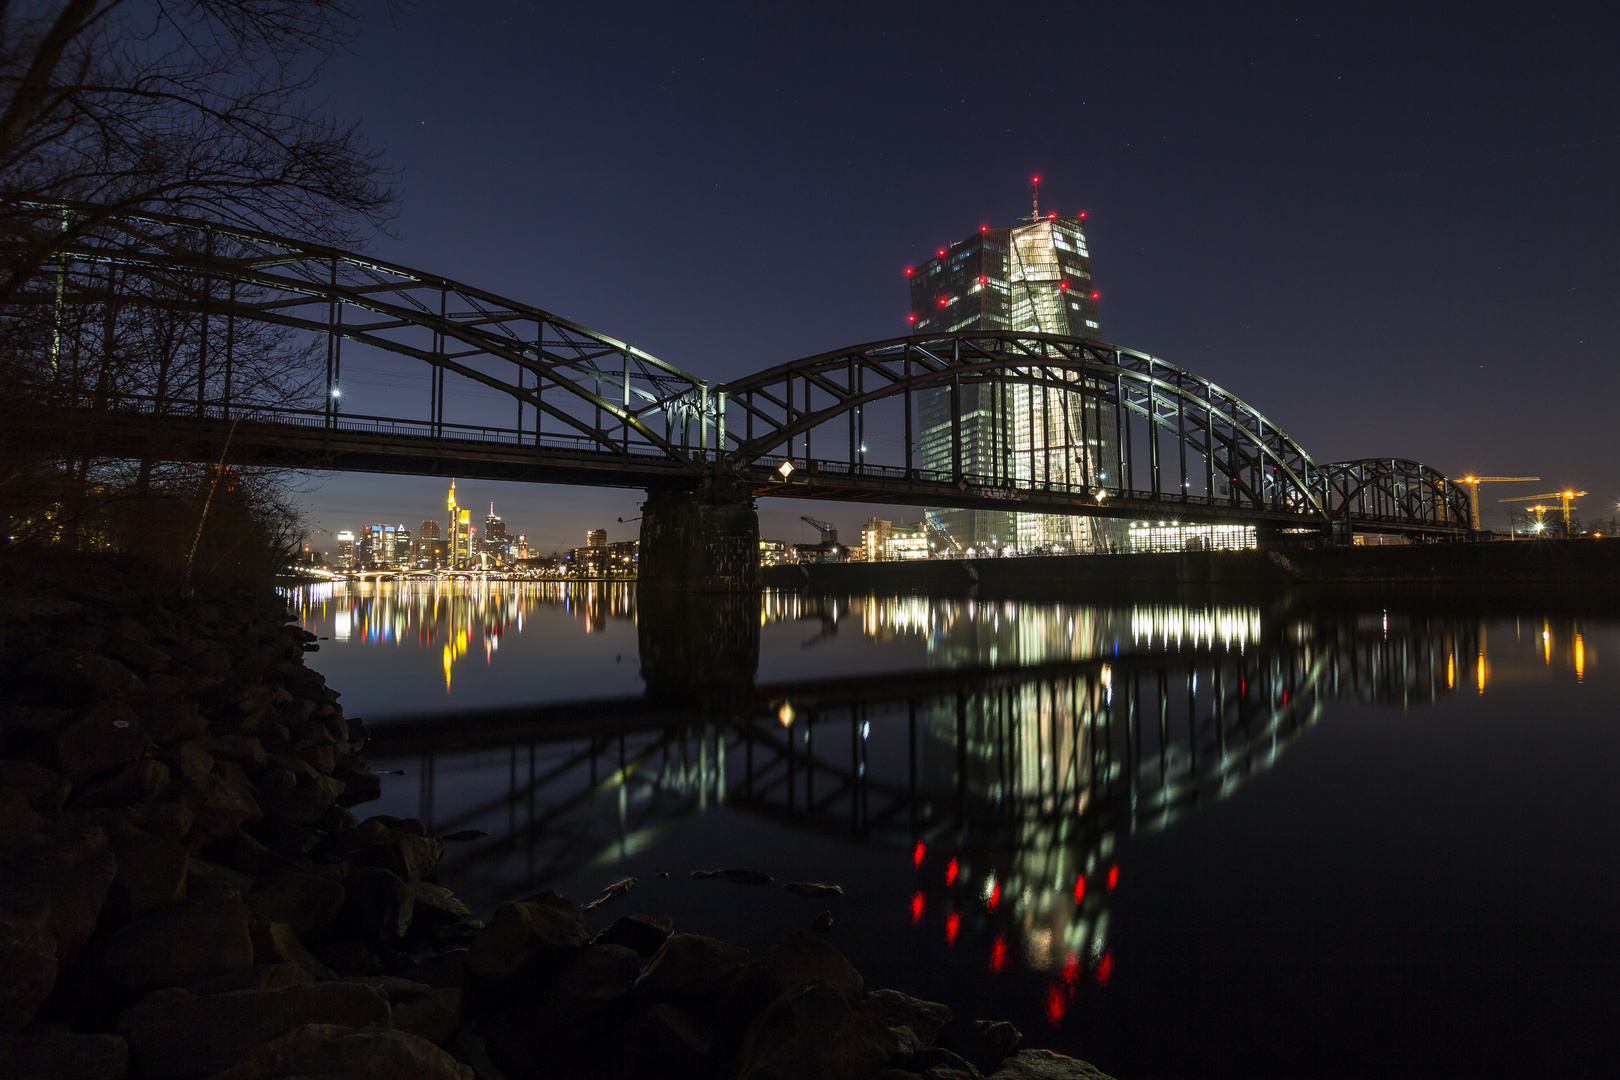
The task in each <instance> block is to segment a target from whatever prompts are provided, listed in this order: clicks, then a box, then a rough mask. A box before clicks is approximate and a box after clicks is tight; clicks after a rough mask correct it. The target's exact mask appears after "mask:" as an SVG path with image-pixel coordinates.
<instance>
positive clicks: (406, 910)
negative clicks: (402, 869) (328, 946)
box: [336, 866, 416, 945]
mask: <svg viewBox="0 0 1620 1080" xmlns="http://www.w3.org/2000/svg"><path fill="white" fill-rule="evenodd" d="M343 894H344V899H343V908H342V910H341V911H340V912H339V913H338V919H337V925H336V934H337V936H338V937H340V938H343V939H344V940H348V941H359V942H363V943H365V944H367V945H389V944H392V945H397V944H399V940H400V939H401V938H403V937H404V936H405V935H406V934H408V933H409V932H410V929H411V920H412V919H413V918H414V917H415V913H416V894H415V893H413V892H412V891H411V888H410V886H408V885H406V884H405V883H404V882H403V881H401V880H399V878H397V877H395V876H394V875H393V874H390V873H389V872H388V871H387V870H383V869H380V868H378V867H375V866H362V867H360V868H359V869H357V870H355V871H354V872H353V873H351V874H350V875H349V876H348V879H347V880H346V881H345V882H344V883H343Z"/></svg>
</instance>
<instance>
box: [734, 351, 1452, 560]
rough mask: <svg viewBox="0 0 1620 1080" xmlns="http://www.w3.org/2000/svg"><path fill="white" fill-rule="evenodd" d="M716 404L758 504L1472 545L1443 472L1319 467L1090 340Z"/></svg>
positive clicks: (906, 362)
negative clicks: (1412, 537) (1220, 526)
mask: <svg viewBox="0 0 1620 1080" xmlns="http://www.w3.org/2000/svg"><path fill="white" fill-rule="evenodd" d="M715 396H716V402H717V407H718V408H719V409H720V411H721V416H720V418H719V420H718V424H719V425H720V431H721V441H722V443H723V444H724V445H725V446H726V448H727V449H726V461H727V463H728V464H729V465H730V466H731V467H732V468H734V469H735V470H737V471H738V472H740V473H742V474H743V475H745V476H748V477H749V478H750V479H752V480H753V481H754V482H755V483H756V485H757V487H756V491H757V493H758V494H761V495H766V494H769V495H802V496H807V497H825V498H838V499H868V500H876V501H908V499H914V498H915V497H917V496H918V495H921V494H922V493H923V491H931V492H932V494H933V496H934V498H933V504H934V505H942V506H961V507H977V508H982V509H994V510H1018V511H1032V512H1044V513H1068V514H1086V515H1089V516H1103V517H1117V518H1148V519H1153V520H1160V519H1164V518H1167V517H1173V518H1175V519H1176V520H1178V521H1191V522H1211V523H1220V522H1232V521H1246V522H1263V523H1270V524H1273V525H1276V526H1279V527H1282V528H1289V527H1296V528H1304V529H1308V530H1310V531H1316V530H1322V529H1328V528H1332V527H1334V526H1336V525H1337V526H1338V527H1341V528H1343V527H1344V526H1345V525H1346V524H1348V523H1352V522H1353V523H1354V524H1359V525H1361V526H1363V527H1377V528H1380V529H1388V530H1391V531H1417V532H1431V533H1433V532H1441V533H1444V532H1455V531H1461V530H1465V529H1466V527H1467V520H1468V519H1467V513H1466V510H1467V506H1466V493H1465V492H1464V491H1462V490H1460V489H1457V488H1456V487H1455V486H1454V485H1452V484H1451V483H1450V481H1448V480H1447V479H1446V477H1445V476H1444V475H1443V474H1441V473H1439V472H1437V471H1435V470H1433V469H1430V468H1428V467H1426V466H1423V465H1421V464H1418V463H1416V462H1409V461H1399V460H1387V459H1368V460H1364V461H1357V462H1349V463H1344V464H1332V465H1319V464H1317V463H1316V462H1315V461H1314V460H1313V459H1312V458H1311V456H1310V455H1309V454H1308V453H1306V451H1305V450H1304V448H1303V447H1301V446H1300V445H1299V443H1297V442H1296V441H1295V440H1294V439H1292V438H1291V437H1290V436H1289V435H1288V434H1287V433H1286V432H1284V431H1283V430H1282V429H1281V428H1279V427H1278V426H1277V425H1276V424H1274V423H1272V422H1271V421H1269V420H1268V419H1267V418H1266V417H1265V416H1263V415H1262V414H1261V413H1260V412H1259V411H1258V410H1256V409H1254V408H1253V407H1252V406H1250V405H1248V404H1247V403H1246V402H1244V401H1243V400H1242V399H1240V398H1238V397H1237V396H1236V395H1234V394H1232V393H1231V392H1230V391H1228V390H1225V389H1224V388H1222V387H1220V386H1218V385H1216V384H1215V383H1213V382H1211V381H1209V380H1208V379H1205V378H1203V377H1202V376H1199V375H1195V374H1194V373H1192V372H1190V371H1187V370H1186V369H1184V368H1180V367H1177V366H1175V365H1174V364H1169V363H1166V362H1165V361H1163V360H1160V359H1158V358H1157V357H1153V356H1149V355H1148V354H1146V353H1140V352H1136V351H1134V350H1130V349H1123V348H1119V347H1117V346H1113V345H1107V344H1103V343H1101V342H1095V341H1087V340H1084V339H1079V338H1069V337H1061V336H1057V335H1052V334H1023V333H1016V334H1015V333H1007V332H995V331H980V330H974V331H961V332H957V333H951V334H943V335H937V336H927V337H923V336H918V337H905V338H894V339H890V340H888V341H880V342H875V343H872V344H868V345H859V346H856V347H854V348H850V349H842V350H838V351H835V352H829V353H823V354H821V355H819V356H813V357H808V358H806V359H803V360H797V361H794V362H792V363H789V364H783V365H780V366H778V367H774V368H771V369H769V370H767V371H762V372H760V373H758V374H756V375H751V376H748V377H747V378H744V379H739V380H734V381H732V382H728V383H725V384H723V385H720V386H718V387H716V395H715ZM930 412H931V413H932V414H933V416H934V417H935V418H936V421H935V423H933V424H931V425H927V426H925V425H923V424H922V423H921V420H920V418H921V417H922V416H923V415H925V414H926V413H930ZM877 418H881V420H880V421H878V420H877ZM885 427H888V428H891V429H893V430H895V431H899V432H903V434H902V435H901V437H900V439H899V440H898V441H899V446H898V448H896V447H894V446H893V445H892V444H890V445H885V446H879V447H875V449H876V450H877V452H876V453H869V451H868V447H869V445H872V444H874V443H876V442H877V438H883V432H884V430H885ZM874 434H875V435H877V438H872V437H871V436H872V435H874ZM784 462H786V463H790V464H791V466H792V468H791V469H784V468H783V464H784Z"/></svg>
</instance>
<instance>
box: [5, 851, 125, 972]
mask: <svg viewBox="0 0 1620 1080" xmlns="http://www.w3.org/2000/svg"><path fill="white" fill-rule="evenodd" d="M40 835H41V839H40V841H39V842H38V843H35V844H33V845H31V846H29V847H27V848H24V849H21V850H19V851H16V852H14V853H11V854H8V855H5V856H0V907H9V908H11V909H13V910H15V911H37V912H42V913H44V916H45V924H46V926H48V927H49V928H50V930H51V932H52V933H53V934H54V935H56V959H57V962H58V963H62V964H70V963H72V962H73V960H74V959H75V958H76V957H77V956H78V954H79V950H80V949H82V948H84V945H85V942H87V941H89V940H90V935H91V934H92V933H94V932H95V929H96V920H97V918H98V917H99V916H100V914H101V908H102V905H103V904H104V903H105V902H106V899H107V889H108V887H109V886H111V885H112V880H113V875H114V874H115V873H116V872H117V870H118V860H117V859H116V858H115V857H114V856H113V853H112V852H111V851H108V850H107V834H106V833H105V832H103V831H102V830H101V829H100V828H99V827H97V826H94V825H85V824H80V823H73V824H59V825H57V826H55V827H48V828H46V829H45V830H43V831H42V832H41V834H40Z"/></svg>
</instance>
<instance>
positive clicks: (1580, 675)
mask: <svg viewBox="0 0 1620 1080" xmlns="http://www.w3.org/2000/svg"><path fill="white" fill-rule="evenodd" d="M1575 681H1576V682H1585V681H1586V642H1585V641H1583V640H1582V639H1581V635H1579V634H1576V635H1575Z"/></svg>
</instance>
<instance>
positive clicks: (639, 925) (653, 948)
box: [591, 915, 675, 956]
mask: <svg viewBox="0 0 1620 1080" xmlns="http://www.w3.org/2000/svg"><path fill="white" fill-rule="evenodd" d="M674 932H675V924H674V923H673V922H671V921H670V920H668V919H660V918H656V917H654V916H651V915H621V916H620V917H619V918H617V919H614V920H613V925H612V926H609V927H608V928H607V929H606V930H603V931H602V932H601V933H600V934H597V935H596V937H595V938H593V939H592V941H591V944H592V945H623V946H624V947H625V948H627V949H634V950H635V952H636V955H638V956H651V955H652V954H653V953H655V952H657V951H658V950H659V949H660V948H661V947H662V946H663V944H664V942H666V941H668V940H669V935H670V934H672V933H674Z"/></svg>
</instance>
